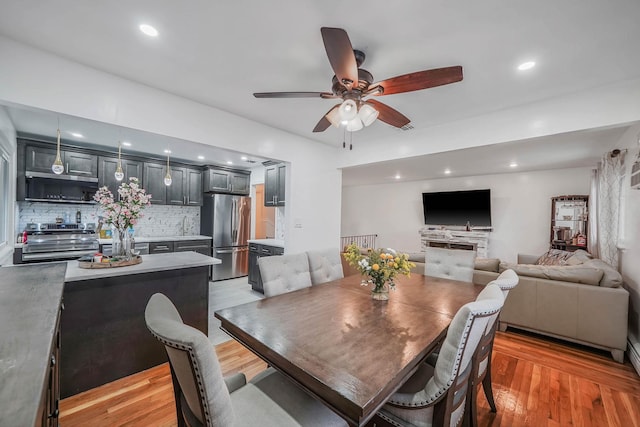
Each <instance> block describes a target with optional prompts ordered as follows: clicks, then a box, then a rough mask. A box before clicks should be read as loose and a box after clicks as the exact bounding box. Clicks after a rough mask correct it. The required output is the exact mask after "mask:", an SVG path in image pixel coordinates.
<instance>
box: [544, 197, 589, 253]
mask: <svg viewBox="0 0 640 427" xmlns="http://www.w3.org/2000/svg"><path fill="white" fill-rule="evenodd" d="M588 205H589V196H576V195H573V196H557V197H552V198H551V237H550V242H551V248H552V249H562V250H565V251H575V250H576V249H584V250H587V243H588V242H587V239H588V237H587V235H588V234H589V209H588Z"/></svg>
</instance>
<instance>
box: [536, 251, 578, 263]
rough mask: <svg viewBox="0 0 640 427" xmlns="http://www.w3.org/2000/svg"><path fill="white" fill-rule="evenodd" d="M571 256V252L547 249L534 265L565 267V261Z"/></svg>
mask: <svg viewBox="0 0 640 427" xmlns="http://www.w3.org/2000/svg"><path fill="white" fill-rule="evenodd" d="M571 256H573V252H568V251H562V250H560V249H549V251H548V252H547V253H545V254H544V255H542V256H541V257H540V258H538V261H536V265H567V259H569V258H570V257H571Z"/></svg>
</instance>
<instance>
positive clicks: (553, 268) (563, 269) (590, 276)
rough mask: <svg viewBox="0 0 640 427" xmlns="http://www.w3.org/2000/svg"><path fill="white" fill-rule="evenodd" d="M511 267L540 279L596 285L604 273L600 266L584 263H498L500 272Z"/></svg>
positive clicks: (518, 273)
mask: <svg viewBox="0 0 640 427" xmlns="http://www.w3.org/2000/svg"><path fill="white" fill-rule="evenodd" d="M508 268H511V269H512V270H513V271H515V272H516V274H517V275H518V276H528V277H537V278H540V279H550V280H560V281H564V282H573V283H582V284H585V285H593V286H598V285H599V284H600V280H601V279H602V276H603V275H604V271H602V270H601V269H600V268H594V267H590V266H585V265H573V266H572V265H530V264H511V263H508V262H501V263H500V272H503V271H504V270H506V269H508Z"/></svg>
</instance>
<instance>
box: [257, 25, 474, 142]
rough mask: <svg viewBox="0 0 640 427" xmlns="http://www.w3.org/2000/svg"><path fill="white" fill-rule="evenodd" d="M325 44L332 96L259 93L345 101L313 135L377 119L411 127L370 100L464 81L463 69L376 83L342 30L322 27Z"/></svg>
mask: <svg viewBox="0 0 640 427" xmlns="http://www.w3.org/2000/svg"><path fill="white" fill-rule="evenodd" d="M320 32H321V33H322V40H323V41H324V47H325V50H326V51H327V56H328V57H329V63H330V64H331V68H333V71H334V72H335V73H336V74H335V75H334V76H333V80H332V86H331V92H258V93H254V94H253V96H255V97H256V98H323V99H342V101H341V102H340V103H339V104H336V105H334V106H333V107H331V109H330V110H329V111H328V112H327V113H326V114H325V115H324V116H322V118H321V119H320V121H319V122H318V124H317V125H316V127H315V128H313V131H314V132H323V131H324V130H326V129H327V128H328V127H329V126H331V125H332V124H333V125H334V126H336V127H339V126H340V125H344V126H346V129H347V130H348V131H357V130H360V129H362V128H363V126H369V125H370V124H371V123H373V122H374V121H375V120H376V118H378V119H380V120H381V121H383V122H385V123H387V124H389V125H391V126H395V127H398V128H401V127H403V126H405V125H408V124H409V123H410V122H411V120H409V119H408V118H407V117H406V116H405V115H403V114H402V113H400V112H399V111H397V110H395V109H393V108H391V107H389V106H388V105H386V104H383V103H382V102H380V101H376V100H373V99H369V97H371V96H382V95H392V94H396V93H403V92H412V91H414V90H421V89H428V88H431V87H436V86H442V85H446V84H449V83H455V82H459V81H461V80H462V66H460V65H457V66H453V67H446V68H436V69H432V70H424V71H417V72H414V73H409V74H403V75H401V76H396V77H392V78H390V79H386V80H383V81H381V82H376V83H374V81H373V75H372V74H371V73H370V72H369V71H367V70H365V69H363V68H360V65H362V63H363V62H364V59H365V54H364V52H362V51H360V50H354V49H353V47H351V41H350V40H349V36H348V35H347V32H346V31H345V30H343V29H342V28H329V27H322V28H321V29H320Z"/></svg>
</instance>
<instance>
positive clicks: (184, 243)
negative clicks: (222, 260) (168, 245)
mask: <svg viewBox="0 0 640 427" xmlns="http://www.w3.org/2000/svg"><path fill="white" fill-rule="evenodd" d="M173 251H174V252H187V251H193V252H198V253H200V254H202V255H206V256H211V240H179V241H176V242H173Z"/></svg>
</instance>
